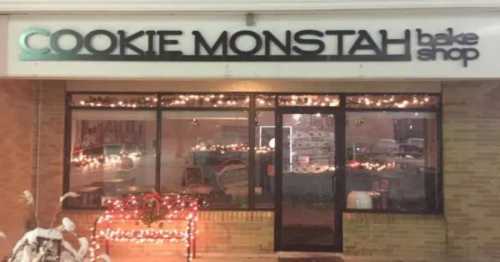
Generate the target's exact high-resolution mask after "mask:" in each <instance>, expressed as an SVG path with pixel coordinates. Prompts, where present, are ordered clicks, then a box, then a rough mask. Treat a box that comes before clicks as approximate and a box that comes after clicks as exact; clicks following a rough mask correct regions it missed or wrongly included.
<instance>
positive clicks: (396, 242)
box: [343, 213, 446, 261]
mask: <svg viewBox="0 0 500 262" xmlns="http://www.w3.org/2000/svg"><path fill="white" fill-rule="evenodd" d="M343 223H344V226H343V233H344V253H345V254H346V255H356V256H374V257H380V256H388V257H391V258H399V259H402V261H405V258H406V259H410V258H411V259H419V260H420V261H443V260H444V259H445V257H446V222H445V219H444V217H443V216H438V215H409V214H363V213H347V214H344V216H343Z"/></svg>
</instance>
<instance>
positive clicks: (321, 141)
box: [282, 114, 335, 246]
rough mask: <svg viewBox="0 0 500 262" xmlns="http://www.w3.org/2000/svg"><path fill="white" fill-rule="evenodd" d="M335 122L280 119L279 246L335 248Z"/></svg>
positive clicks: (327, 117)
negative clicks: (280, 227)
mask: <svg viewBox="0 0 500 262" xmlns="http://www.w3.org/2000/svg"><path fill="white" fill-rule="evenodd" d="M334 132H335V119H334V116H333V115H332V114H285V115H283V134H282V136H283V143H282V150H283V162H282V234H283V236H282V241H283V242H282V245H284V246H295V245H300V246H333V245H334V232H335V227H334V218H335V216H334V203H335V201H334V190H333V182H334V181H333V180H334V171H335V139H334Z"/></svg>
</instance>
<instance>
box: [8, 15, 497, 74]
mask: <svg viewBox="0 0 500 262" xmlns="http://www.w3.org/2000/svg"><path fill="white" fill-rule="evenodd" d="M258 18H259V19H258V20H257V24H256V26H247V25H245V24H244V23H243V22H244V16H242V15H221V16H219V17H205V16H201V17H200V16H167V18H164V17H150V16H148V17H142V16H131V17H130V19H125V18H123V17H121V16H120V17H115V16H109V17H105V18H102V20H99V21H96V20H95V19H94V18H91V17H85V16H83V17H82V16H73V17H68V16H63V17H46V16H40V17H26V16H19V17H13V18H12V19H11V21H10V23H9V29H10V30H9V42H10V44H9V48H10V49H9V65H10V66H9V71H10V73H11V74H13V75H26V74H27V75H30V74H36V75H49V76H50V75H61V76H64V75H68V74H69V75H70V76H78V77H80V76H81V77H96V76H103V75H105V76H107V77H116V78H122V77H125V78H129V77H134V78H137V77H141V78H143V77H171V78H175V77H183V78H184V77H190V78H197V77H215V78H221V77H223V78H239V77H252V78H311V77H312V78H360V77H363V78H365V77H373V78H434V77H439V78H463V77H473V78H476V77H496V76H497V75H500V73H498V72H500V71H498V70H493V69H494V68H493V67H494V66H496V64H497V61H500V55H497V52H496V48H494V46H496V45H498V43H500V30H496V28H497V27H496V26H497V25H500V21H497V20H498V19H497V18H496V17H495V18H494V17H493V16H488V15H484V16H481V17H465V18H463V17H455V16H452V15H448V16H439V15H428V16H425V15H420V16H418V15H408V16H406V17H403V16H397V15H387V16H384V18H377V19H375V20H374V21H370V17H366V16H365V17H363V16H361V15H360V14H351V15H349V14H339V15H315V16H307V15H279V16H277V17H275V16H272V15H260V16H258ZM497 31H498V32H497ZM495 58H498V59H495ZM42 65H43V66H42ZM67 66H70V67H72V68H74V69H79V70H76V71H75V70H71V71H70V69H69V68H67ZM110 67H113V70H109V68H110ZM35 68H36V70H35ZM497 71H498V72H497ZM110 73H112V74H113V75H112V76H109V74H110Z"/></svg>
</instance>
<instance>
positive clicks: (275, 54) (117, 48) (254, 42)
mask: <svg viewBox="0 0 500 262" xmlns="http://www.w3.org/2000/svg"><path fill="white" fill-rule="evenodd" d="M410 32H411V30H410V29H406V30H404V31H403V32H402V33H401V32H398V34H397V35H403V37H402V38H390V37H389V33H388V32H387V30H385V29H381V30H378V32H377V33H375V35H376V36H372V34H370V32H368V31H367V30H357V31H356V30H325V31H320V30H311V29H310V30H300V31H294V32H292V31H291V30H286V31H284V32H280V34H276V33H275V32H272V31H270V30H264V31H261V32H258V31H253V30H239V31H236V32H234V33H230V32H228V31H223V32H221V33H219V34H218V37H217V38H216V39H214V40H212V41H210V40H208V39H207V38H206V37H205V36H204V35H203V32H201V31H198V30H195V31H192V32H191V34H189V36H188V37H186V33H185V32H184V31H181V30H147V31H145V30H141V31H135V32H132V33H128V32H127V31H126V30H118V31H116V32H113V31H109V30H105V29H96V30H92V31H90V32H88V33H81V32H78V31H76V30H73V29H60V30H57V31H55V32H53V33H52V32H50V31H49V30H47V29H43V28H30V29H27V30H26V31H25V32H24V33H23V34H22V35H21V38H20V45H21V47H22V53H21V59H22V60H25V61H43V60H48V61H51V60H69V61H78V60H92V61H193V62H194V61H213V62H225V61H240V62H244V61H264V62H265V61H281V62H297V61H327V62H336V61H338V62H341V61H351V62H355V61H357V62H366V61H412V54H411V50H412V48H411V41H410V40H411V33H410ZM35 35H39V36H43V37H46V38H47V39H48V43H49V45H48V46H46V47H43V48H41V49H35V48H32V47H30V45H29V41H30V38H31V37H32V36H35ZM414 35H415V37H416V38H417V44H416V45H417V50H416V55H415V57H416V59H418V60H421V61H434V60H437V59H441V60H444V61H460V62H461V63H462V65H463V66H464V67H466V66H467V65H468V64H469V62H470V61H472V60H476V59H478V58H479V54H480V52H479V50H478V49H477V48H475V46H476V45H477V44H478V41H479V36H478V35H477V34H475V33H471V32H459V33H456V32H455V31H454V30H453V28H447V29H446V30H444V31H443V32H439V33H436V34H434V33H429V32H425V31H423V30H422V29H416V30H415V34H414ZM64 37H70V38H72V40H73V42H74V44H73V45H72V46H71V47H69V48H63V47H62V46H61V44H60V42H61V39H62V38H64ZM95 38H104V39H106V41H107V45H106V46H105V47H104V48H102V47H101V48H100V47H98V46H96V45H95V44H94V39H95ZM141 38H145V39H146V41H147V43H148V45H147V46H145V47H140V46H138V45H136V44H135V42H136V41H138V40H139V39H141ZM183 38H189V39H184V40H186V41H187V42H188V44H191V45H192V46H193V48H192V50H193V53H189V54H185V53H183V52H182V51H180V50H179V47H178V46H179V45H180V44H181V40H180V39H183ZM347 38H352V39H353V40H354V41H353V42H352V43H350V44H347V40H346V39H347ZM376 39H378V41H377V40H376ZM244 41H249V42H250V43H251V44H250V47H243V46H242V45H240V44H241V43H242V42H244ZM392 46H400V47H402V50H403V52H402V53H399V54H397V53H391V52H390V51H389V49H390V47H392ZM273 47H274V48H275V49H273ZM326 50H333V52H332V53H328V52H327V51H326ZM363 51H367V52H369V54H360V53H361V52H363Z"/></svg>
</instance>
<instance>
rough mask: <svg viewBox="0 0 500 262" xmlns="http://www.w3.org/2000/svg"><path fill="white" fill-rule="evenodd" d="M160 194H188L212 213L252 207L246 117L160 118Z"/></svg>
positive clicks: (171, 114)
mask: <svg viewBox="0 0 500 262" xmlns="http://www.w3.org/2000/svg"><path fill="white" fill-rule="evenodd" d="M161 137H162V146H161V151H162V155H161V190H162V192H186V193H190V194H196V195H198V196H200V197H201V198H202V199H204V200H206V202H207V203H208V205H209V208H246V207H248V186H249V185H248V113H247V112H244V111H166V112H163V114H162V134H161Z"/></svg>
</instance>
